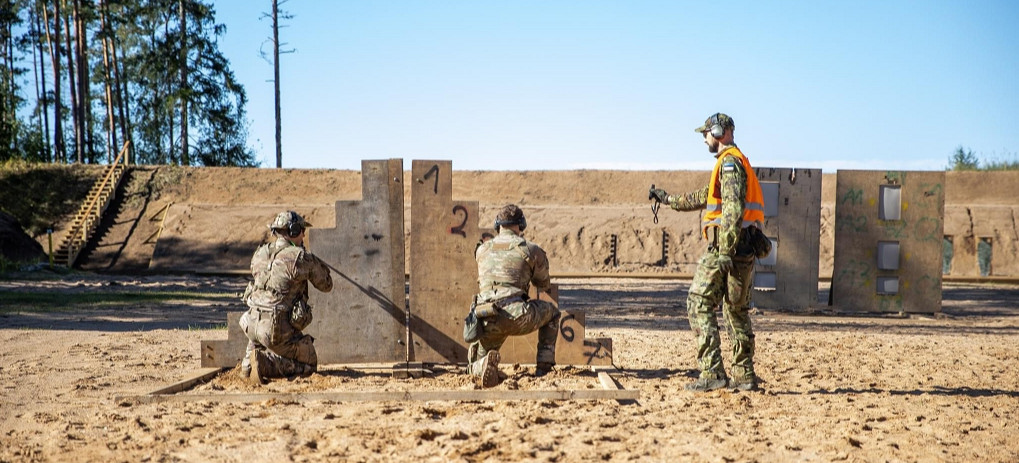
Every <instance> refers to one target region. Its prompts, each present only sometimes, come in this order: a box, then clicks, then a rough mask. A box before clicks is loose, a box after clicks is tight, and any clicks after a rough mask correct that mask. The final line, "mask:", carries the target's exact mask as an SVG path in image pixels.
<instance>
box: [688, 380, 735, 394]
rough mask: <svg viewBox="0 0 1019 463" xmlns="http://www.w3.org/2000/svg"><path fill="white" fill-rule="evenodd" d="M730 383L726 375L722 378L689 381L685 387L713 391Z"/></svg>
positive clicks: (700, 390)
mask: <svg viewBox="0 0 1019 463" xmlns="http://www.w3.org/2000/svg"><path fill="white" fill-rule="evenodd" d="M728 384H729V380H727V379H726V378H725V377H720V378H698V379H697V381H694V382H691V383H687V385H686V386H684V389H686V390H688V391H698V392H706V391H713V390H715V389H722V388H725V387H726V386H727V385H728Z"/></svg>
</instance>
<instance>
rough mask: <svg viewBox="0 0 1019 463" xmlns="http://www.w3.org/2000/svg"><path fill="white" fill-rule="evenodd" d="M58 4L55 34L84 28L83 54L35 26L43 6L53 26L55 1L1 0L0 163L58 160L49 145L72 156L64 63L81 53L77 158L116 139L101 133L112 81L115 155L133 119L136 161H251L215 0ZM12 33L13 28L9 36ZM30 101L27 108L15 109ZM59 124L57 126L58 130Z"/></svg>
mask: <svg viewBox="0 0 1019 463" xmlns="http://www.w3.org/2000/svg"><path fill="white" fill-rule="evenodd" d="M75 3H78V2H75ZM59 5H62V6H61V7H60V21H61V26H62V27H61V28H60V29H59V32H62V31H64V30H66V29H69V30H71V35H72V37H71V39H72V40H73V39H74V38H75V36H76V34H78V31H79V30H80V31H82V33H83V34H84V36H85V38H86V40H85V41H84V42H85V43H86V44H87V45H86V47H87V50H85V51H84V53H82V54H80V55H77V56H76V53H75V52H76V50H74V46H72V47H71V48H72V49H71V50H68V49H67V47H66V46H63V43H59V44H57V45H56V46H55V47H51V44H50V43H49V41H48V40H49V39H48V38H47V36H46V35H45V34H44V33H42V32H41V31H42V30H45V29H46V28H45V27H44V26H45V25H43V24H42V21H41V20H40V18H42V17H43V10H44V9H45V11H46V18H48V20H49V21H50V24H49V27H50V28H51V29H52V28H54V26H55V24H54V23H53V22H54V19H55V13H56V6H57V2H54V1H53V0H45V1H34V0H0V6H2V8H0V24H4V25H5V27H3V28H0V45H2V49H3V50H4V51H5V53H4V57H5V58H8V56H9V57H10V58H8V59H0V116H2V117H0V161H4V160H6V159H24V160H32V161H49V160H52V159H62V157H63V154H60V153H55V154H52V155H51V154H50V152H49V150H50V147H51V145H52V146H53V149H56V147H57V146H63V147H64V148H63V150H64V151H66V156H67V157H68V158H70V159H69V160H74V159H75V158H76V156H75V151H76V143H78V140H77V139H76V136H75V127H74V123H73V122H74V121H73V120H72V117H71V116H72V115H71V108H70V105H71V94H70V92H69V91H68V90H69V89H70V88H71V87H70V86H71V83H72V82H71V81H70V80H69V79H70V77H71V76H69V75H68V71H69V67H68V65H67V61H70V60H79V59H80V58H78V56H80V57H84V59H86V60H87V61H86V62H84V64H81V63H78V62H75V64H74V66H75V69H85V73H84V74H85V75H86V76H87V79H88V83H87V85H86V87H87V88H86V89H85V92H84V93H85V98H82V95H78V99H83V100H84V101H85V106H86V109H87V111H83V112H82V114H87V117H85V119H86V122H84V125H85V127H84V131H85V136H84V139H83V140H81V143H82V144H83V154H84V157H83V159H82V161H83V162H86V163H97V162H103V161H104V160H105V155H103V153H104V152H106V151H107V148H108V147H107V146H106V144H107V143H108V142H111V143H112V142H113V140H109V141H108V140H107V132H108V131H109V130H110V127H108V125H109V120H108V119H107V117H106V115H107V105H108V102H107V100H106V90H107V83H109V84H110V89H111V97H112V98H113V99H114V100H115V101H114V110H115V111H114V118H115V120H114V125H115V126H116V127H115V129H116V130H115V131H114V132H115V133H116V136H117V139H116V144H117V145H118V146H116V147H113V149H112V151H114V154H116V153H115V152H116V150H117V149H119V148H120V145H122V144H123V143H124V140H123V138H124V134H123V129H122V128H121V127H124V126H130V131H129V133H128V135H129V136H130V139H131V141H132V144H131V146H132V149H133V154H134V156H135V157H134V158H133V159H132V161H131V162H133V163H142V164H169V165H207V166H255V165H257V161H256V160H255V156H254V153H253V151H252V149H251V148H250V147H249V146H248V144H247V139H248V133H247V124H248V120H247V114H246V112H245V105H246V103H247V97H246V95H245V91H244V88H243V86H241V85H240V83H239V82H237V80H236V79H235V78H234V75H233V71H231V69H230V63H229V61H228V60H227V59H226V58H225V57H224V56H223V54H222V53H221V52H220V50H219V45H218V42H217V39H218V37H219V36H221V35H222V34H223V33H224V32H225V30H226V28H225V26H224V25H222V24H217V23H216V22H215V9H214V7H213V2H212V1H211V0H119V1H113V2H80V3H78V4H77V5H76V6H77V7H78V8H79V10H78V14H72V13H71V10H70V8H69V6H68V5H70V3H67V2H60V3H59ZM182 10H183V12H184V13H183V18H182V17H181V11H182ZM67 21H70V24H67ZM37 23H38V24H39V29H38V30H37V28H36V24H37ZM76 23H80V24H76ZM8 25H13V26H17V27H7V26H8ZM79 26H80V27H79ZM65 28H66V29H65ZM9 32H13V33H14V34H15V35H16V36H9V35H5V33H9ZM58 38H59V39H61V40H60V41H61V42H64V41H65V40H66V39H67V38H66V37H64V35H63V34H61V35H60V36H59V37H58ZM102 38H110V39H111V41H112V43H113V44H114V45H115V47H116V54H117V59H118V62H117V65H118V70H117V72H118V74H119V76H120V78H121V79H120V80H117V79H114V78H113V77H112V76H111V74H110V73H108V72H107V69H108V68H107V61H106V60H107V56H108V55H107V54H106V53H104V45H105V43H104V41H103V40H100V39H102ZM51 50H57V51H58V52H59V56H57V57H53V56H50V53H51ZM106 51H109V50H106ZM40 53H41V54H42V56H40ZM69 53H70V54H71V57H70V58H68V54H69ZM40 59H41V63H40V65H42V66H45V67H46V72H45V73H44V75H43V76H42V78H43V82H42V83H43V84H44V85H47V89H46V90H45V92H44V95H40V94H38V93H36V91H35V87H34V86H33V85H27V83H28V82H30V79H32V78H33V77H36V76H35V75H34V74H33V73H32V72H30V70H31V71H35V65H36V63H37V62H39V61H40ZM53 61H57V62H58V63H59V64H60V67H61V69H60V76H59V77H60V78H59V86H57V85H55V83H54V81H53V77H54V70H53V68H52V63H53ZM183 70H186V72H182V71H183ZM36 78H37V77H36ZM107 80H109V82H107ZM121 82H122V83H121ZM36 85H38V84H37V83H36ZM55 87H57V88H61V89H63V90H64V91H63V92H62V93H60V94H59V97H60V98H59V101H56V102H54V98H55V97H56V96H57V94H56V93H54V88H55ZM79 93H81V92H79ZM118 100H123V103H124V104H123V107H124V114H123V115H124V116H125V117H126V118H128V119H129V120H126V121H122V120H120V115H121V112H120V111H119V110H120V108H121V105H120V104H118ZM26 103H27V106H28V109H31V111H27V112H26V111H21V112H19V111H18V110H19V108H21V107H22V106H26ZM55 105H58V106H59V107H60V108H61V114H60V117H59V119H60V120H59V121H57V120H54V119H56V118H57V116H56V114H55V112H56V111H55ZM185 108H186V110H185ZM43 116H46V118H48V124H49V125H50V127H51V129H50V130H47V131H45V132H44V131H43V130H42V128H41V127H42V126H43V125H45V124H44V120H43V119H44V117H43ZM185 116H187V121H188V125H187V127H188V130H187V132H186V133H187V138H186V141H187V143H188V146H189V150H188V151H189V155H188V156H186V157H185V156H184V155H183V149H182V147H183V144H184V141H185V140H184V138H183V134H184V131H183V130H182V120H183V119H184V117H185ZM56 126H59V127H61V128H62V134H60V136H59V137H58V136H57V133H56V129H55V127H56ZM56 138H59V140H57V139H56ZM63 160H65V161H66V160H68V159H63Z"/></svg>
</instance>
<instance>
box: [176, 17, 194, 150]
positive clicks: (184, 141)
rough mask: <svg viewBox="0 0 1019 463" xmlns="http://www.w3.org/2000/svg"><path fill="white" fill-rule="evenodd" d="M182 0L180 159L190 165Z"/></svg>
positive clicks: (186, 51)
mask: <svg viewBox="0 0 1019 463" xmlns="http://www.w3.org/2000/svg"><path fill="white" fill-rule="evenodd" d="M184 1H185V0H178V2H177V5H178V9H179V10H180V90H179V92H178V93H179V94H180V161H181V164H183V165H185V166H189V165H191V158H190V155H189V153H188V99H189V98H191V97H190V94H189V92H188V89H189V88H190V87H189V85H188V19H187V18H188V15H187V11H186V10H185V9H184Z"/></svg>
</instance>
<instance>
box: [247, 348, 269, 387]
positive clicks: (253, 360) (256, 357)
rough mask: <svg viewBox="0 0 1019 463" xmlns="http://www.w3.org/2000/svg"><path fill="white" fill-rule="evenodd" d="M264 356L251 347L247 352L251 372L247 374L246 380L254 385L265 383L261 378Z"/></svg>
mask: <svg viewBox="0 0 1019 463" xmlns="http://www.w3.org/2000/svg"><path fill="white" fill-rule="evenodd" d="M264 362H265V358H264V357H262V353H261V352H259V351H258V350H257V349H252V350H251V352H249V353H248V364H249V365H251V373H250V374H249V375H248V382H249V383H251V384H254V385H256V386H260V385H262V384H265V380H264V379H262V374H263V371H264V370H265V368H266V365H265V364H264Z"/></svg>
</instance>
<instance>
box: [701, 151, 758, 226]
mask: <svg viewBox="0 0 1019 463" xmlns="http://www.w3.org/2000/svg"><path fill="white" fill-rule="evenodd" d="M728 155H732V156H734V157H735V158H736V159H739V161H740V163H741V164H742V165H743V170H745V171H746V173H747V195H746V199H744V203H743V222H742V224H741V226H742V227H743V228H746V227H749V226H751V225H760V224H762V223H763V222H764V193H763V192H762V191H761V184H760V182H758V181H757V174H756V173H754V168H753V167H751V166H750V161H749V160H748V159H747V157H746V156H745V155H743V153H742V152H741V151H740V150H739V148H737V147H735V146H731V147H729V148H726V149H725V151H722V153H721V154H719V155H718V160H717V161H716V162H715V168H714V169H712V171H711V183H709V184H708V203H707V205H706V206H705V212H704V217H702V218H701V225H702V229H701V234H702V235H703V236H704V239H707V238H708V228H710V227H718V226H721V225H722V184H721V182H719V177H720V175H721V171H722V159H723V158H725V157H726V156H728Z"/></svg>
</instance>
